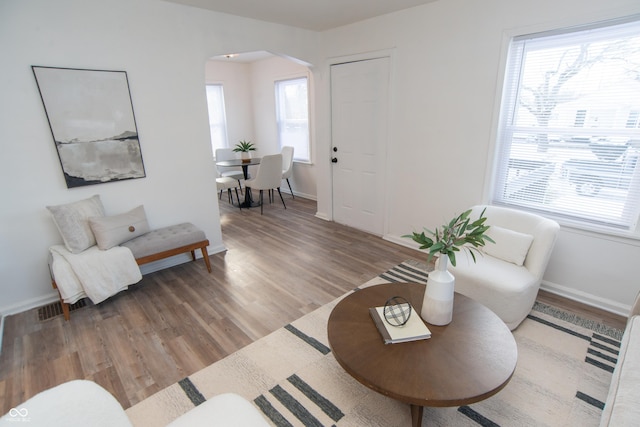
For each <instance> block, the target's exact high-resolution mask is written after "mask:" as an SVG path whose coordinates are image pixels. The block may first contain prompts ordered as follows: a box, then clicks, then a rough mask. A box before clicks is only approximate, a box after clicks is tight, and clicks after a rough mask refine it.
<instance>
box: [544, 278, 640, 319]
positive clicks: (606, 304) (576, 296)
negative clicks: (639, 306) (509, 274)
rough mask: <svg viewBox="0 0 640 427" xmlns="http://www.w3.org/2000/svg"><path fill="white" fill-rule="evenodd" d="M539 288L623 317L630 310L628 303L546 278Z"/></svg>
mask: <svg viewBox="0 0 640 427" xmlns="http://www.w3.org/2000/svg"><path fill="white" fill-rule="evenodd" d="M540 289H542V290H543V291H547V292H550V293H552V294H555V295H558V296H561V297H563V298H567V299H570V300H572V301H577V302H580V303H582V304H586V305H588V306H591V307H595V308H599V309H601V310H605V311H608V312H610V313H613V314H617V315H620V316H623V317H627V316H628V315H629V311H630V310H631V306H630V305H626V304H621V303H619V302H617V301H613V300H610V299H608V298H602V297H598V296H595V295H592V294H589V293H586V292H582V291H579V290H577V289H573V288H568V287H566V286H562V285H558V284H557V283H552V282H548V281H546V280H543V281H542V284H541V285H540Z"/></svg>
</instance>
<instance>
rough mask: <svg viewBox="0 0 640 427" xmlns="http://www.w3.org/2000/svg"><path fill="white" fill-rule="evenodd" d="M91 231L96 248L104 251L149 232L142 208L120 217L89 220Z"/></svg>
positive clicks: (139, 207)
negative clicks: (94, 237) (94, 238)
mask: <svg viewBox="0 0 640 427" xmlns="http://www.w3.org/2000/svg"><path fill="white" fill-rule="evenodd" d="M89 224H90V225H91V230H93V234H94V235H95V236H96V242H97V243H98V248H100V249H102V250H103V251H106V250H107V249H111V248H113V247H114V246H118V245H119V244H121V243H124V242H126V241H129V240H131V239H133V238H134V237H138V236H141V235H143V234H146V233H148V232H149V223H148V222H147V215H146V213H145V211H144V206H142V205H140V206H138V207H137V208H134V209H131V210H130V211H129V212H125V213H123V214H120V215H113V216H103V217H95V218H89Z"/></svg>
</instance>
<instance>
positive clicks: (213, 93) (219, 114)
mask: <svg viewBox="0 0 640 427" xmlns="http://www.w3.org/2000/svg"><path fill="white" fill-rule="evenodd" d="M207 108H208V110H209V129H210V132H211V148H212V149H213V153H215V152H216V149H218V148H227V147H228V146H229V143H228V141H227V118H226V115H225V110H224V91H223V90H222V85H207Z"/></svg>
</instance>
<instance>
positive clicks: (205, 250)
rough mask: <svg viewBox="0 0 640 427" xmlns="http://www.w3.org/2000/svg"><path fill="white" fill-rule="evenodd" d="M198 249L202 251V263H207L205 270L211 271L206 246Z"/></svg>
mask: <svg viewBox="0 0 640 427" xmlns="http://www.w3.org/2000/svg"><path fill="white" fill-rule="evenodd" d="M200 250H201V251H202V259H204V263H205V264H206V265H207V270H208V271H209V273H211V262H210V261H209V252H208V251H207V247H206V246H203V247H201V248H200ZM194 260H195V257H194Z"/></svg>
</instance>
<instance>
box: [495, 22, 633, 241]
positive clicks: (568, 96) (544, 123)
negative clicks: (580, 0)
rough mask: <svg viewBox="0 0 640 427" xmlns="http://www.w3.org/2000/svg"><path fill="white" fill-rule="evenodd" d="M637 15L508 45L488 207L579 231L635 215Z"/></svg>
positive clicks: (625, 224) (629, 220) (627, 226)
mask: <svg viewBox="0 0 640 427" xmlns="http://www.w3.org/2000/svg"><path fill="white" fill-rule="evenodd" d="M639 119H640V17H636V20H630V21H629V22H622V23H621V22H616V23H608V24H599V25H593V26H590V27H584V28H580V29H576V28H574V29H569V30H564V31H554V32H552V33H538V34H532V35H527V36H521V37H517V38H514V39H513V40H512V42H511V44H510V49H509V56H508V60H507V68H506V72H505V81H504V90H503V100H502V107H501V114H500V122H499V127H498V141H497V150H498V151H497V153H496V161H495V167H494V175H493V182H494V185H493V194H492V200H493V202H494V203H497V204H505V205H513V206H517V207H524V208H528V209H532V210H536V211H542V212H546V213H548V214H550V215H551V216H554V217H557V218H560V219H565V220H566V221H567V222H572V223H576V224H579V225H581V226H584V227H586V228H597V229H600V228H605V229H618V230H633V229H635V227H636V225H637V224H636V223H637V220H638V215H639V213H640V166H638V157H639V153H640V120H639Z"/></svg>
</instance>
